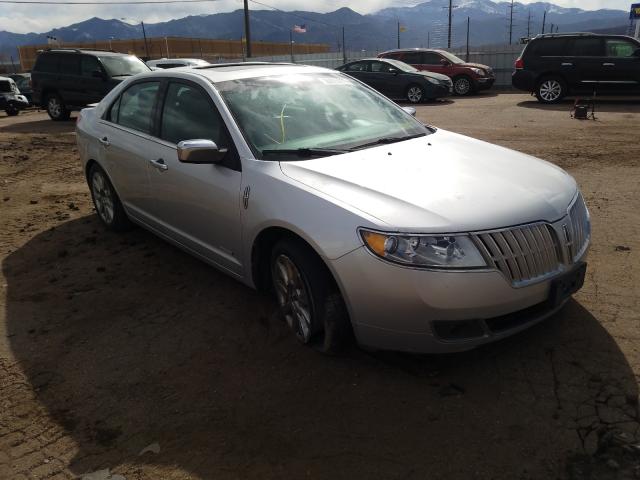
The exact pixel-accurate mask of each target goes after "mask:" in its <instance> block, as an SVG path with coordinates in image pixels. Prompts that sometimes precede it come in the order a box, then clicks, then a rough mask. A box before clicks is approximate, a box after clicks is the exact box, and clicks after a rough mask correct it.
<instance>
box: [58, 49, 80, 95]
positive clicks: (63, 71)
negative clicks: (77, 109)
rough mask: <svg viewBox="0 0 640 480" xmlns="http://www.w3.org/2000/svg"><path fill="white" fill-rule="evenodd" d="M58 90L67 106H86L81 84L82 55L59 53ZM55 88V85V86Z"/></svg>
mask: <svg viewBox="0 0 640 480" xmlns="http://www.w3.org/2000/svg"><path fill="white" fill-rule="evenodd" d="M56 56H58V57H59V58H58V75H57V89H58V92H60V95H62V98H63V100H64V102H65V104H67V105H80V106H81V105H84V103H83V94H82V85H81V84H80V55H78V54H77V53H58V54H56ZM54 86H55V85H54Z"/></svg>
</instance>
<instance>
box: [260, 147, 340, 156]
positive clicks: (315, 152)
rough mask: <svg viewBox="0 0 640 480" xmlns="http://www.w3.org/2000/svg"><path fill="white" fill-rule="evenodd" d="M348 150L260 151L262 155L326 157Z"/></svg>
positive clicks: (297, 149)
mask: <svg viewBox="0 0 640 480" xmlns="http://www.w3.org/2000/svg"><path fill="white" fill-rule="evenodd" d="M348 151H349V150H340V149H338V148H271V149H266V150H261V153H262V155H278V154H284V155H287V154H289V155H297V156H298V157H328V156H330V155H338V154H340V153H347V152H348Z"/></svg>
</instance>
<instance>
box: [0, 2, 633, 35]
mask: <svg viewBox="0 0 640 480" xmlns="http://www.w3.org/2000/svg"><path fill="white" fill-rule="evenodd" d="M70 1H73V0H70ZM105 1H106V0H105ZM260 1H261V2H262V0H260ZM421 1H422V0H355V1H354V0H351V1H344V0H264V2H262V3H267V4H269V5H274V6H277V7H278V8H280V9H282V10H307V11H316V12H329V11H333V10H336V9H338V8H341V7H349V8H351V9H353V10H355V11H357V12H359V13H362V14H366V13H371V12H375V11H377V10H380V9H381V8H385V7H388V6H410V5H415V4H418V3H421ZM519 1H520V2H521V3H532V2H533V1H537V0H519ZM555 3H556V4H558V5H561V6H563V7H577V8H582V9H589V10H596V9H599V8H615V9H620V10H627V9H628V8H629V5H630V3H631V1H630V0H557V1H556V2H555ZM239 8H242V0H219V1H212V2H204V3H192V4H169V5H138V6H135V5H108V4H105V5H74V6H69V5H59V6H57V5H12V4H4V5H2V13H1V14H0V30H7V31H10V32H16V33H28V32H38V33H40V32H46V31H48V30H51V29H52V28H56V27H63V26H67V25H70V24H72V23H77V22H81V21H83V20H86V19H88V18H91V17H100V18H122V17H127V18H131V19H132V20H136V21H137V20H143V21H144V22H145V23H154V22H160V21H165V20H170V19H173V18H182V17H185V16H188V15H201V14H205V15H206V14H212V13H219V12H230V11H233V10H236V9H239ZM250 8H252V9H256V10H258V9H266V7H264V6H261V5H258V4H256V3H251V4H250Z"/></svg>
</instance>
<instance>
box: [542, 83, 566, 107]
mask: <svg viewBox="0 0 640 480" xmlns="http://www.w3.org/2000/svg"><path fill="white" fill-rule="evenodd" d="M538 91H539V93H540V97H541V98H542V99H543V100H544V101H545V102H555V101H556V100H558V98H560V95H561V94H562V85H561V84H560V82H559V81H558V80H554V79H550V80H545V81H544V82H542V83H541V84H540V87H539V89H538Z"/></svg>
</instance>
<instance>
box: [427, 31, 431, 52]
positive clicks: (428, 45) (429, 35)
mask: <svg viewBox="0 0 640 480" xmlns="http://www.w3.org/2000/svg"><path fill="white" fill-rule="evenodd" d="M427 48H431V32H427Z"/></svg>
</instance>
